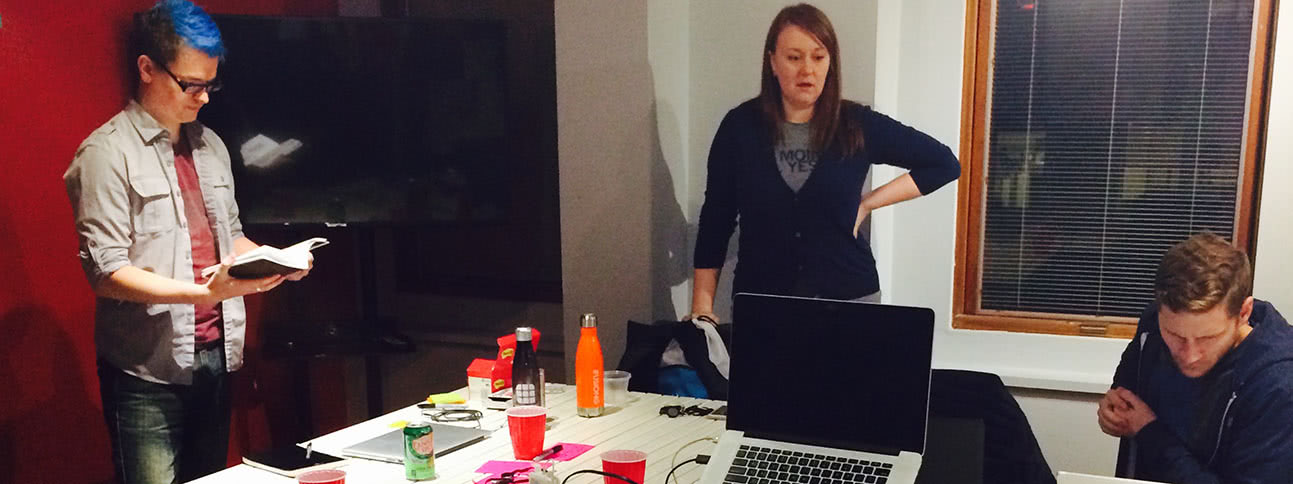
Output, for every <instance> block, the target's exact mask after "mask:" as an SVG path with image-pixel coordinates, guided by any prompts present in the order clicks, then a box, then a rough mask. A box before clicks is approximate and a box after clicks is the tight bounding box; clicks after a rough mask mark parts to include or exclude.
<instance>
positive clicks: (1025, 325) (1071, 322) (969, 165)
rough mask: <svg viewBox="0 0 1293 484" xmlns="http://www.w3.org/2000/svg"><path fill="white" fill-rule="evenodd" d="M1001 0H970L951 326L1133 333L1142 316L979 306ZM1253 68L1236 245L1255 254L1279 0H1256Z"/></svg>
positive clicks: (1114, 335)
mask: <svg viewBox="0 0 1293 484" xmlns="http://www.w3.org/2000/svg"><path fill="white" fill-rule="evenodd" d="M995 1H997V0H966V8H965V14H966V15H965V63H964V67H963V72H962V81H963V82H962V88H961V113H962V114H961V146H960V158H961V160H962V161H961V178H960V180H959V181H958V182H957V202H956V225H957V231H956V248H955V249H956V266H955V271H954V272H955V280H954V282H953V291H952V292H953V293H952V327H953V328H957V329H969V330H994V331H1010V332H1017V333H1039V334H1056V335H1072V336H1097V337H1110V338H1124V339H1128V338H1131V337H1132V336H1134V335H1135V331H1136V318H1131V317H1112V316H1086V315H1070V314H1059V313H1028V312H1019V311H1009V312H1004V311H991V310H982V309H980V308H979V305H980V300H981V299H980V298H981V293H980V291H981V281H982V276H983V275H982V256H983V254H982V250H983V246H982V244H983V223H984V220H983V212H984V208H983V206H984V203H985V200H984V191H983V187H984V186H985V184H986V176H985V175H986V171H987V170H986V168H985V167H984V161H985V160H984V159H985V158H986V157H987V150H986V140H987V136H986V135H987V130H988V121H989V120H988V114H989V112H988V111H989V110H988V86H989V84H990V83H991V82H992V79H991V78H990V77H989V72H990V69H989V67H990V65H991V60H992V58H991V55H992V39H993V35H992V34H993V27H994V26H993V4H994V2H995ZM1253 7H1254V11H1253V16H1254V22H1253V34H1254V43H1253V48H1252V51H1251V52H1252V53H1251V58H1252V59H1253V62H1251V64H1250V65H1251V67H1250V68H1249V78H1248V105H1247V108H1246V114H1245V120H1244V134H1243V137H1244V140H1243V158H1242V159H1241V160H1240V163H1241V165H1240V177H1241V181H1240V186H1239V192H1238V199H1237V200H1236V210H1235V232H1234V233H1233V234H1231V235H1232V237H1233V239H1232V240H1234V241H1235V245H1237V246H1239V247H1245V248H1247V249H1248V254H1249V257H1250V259H1251V258H1252V256H1253V254H1254V250H1253V249H1254V248H1255V244H1256V240H1257V238H1256V234H1255V232H1256V227H1257V224H1256V221H1257V202H1258V199H1257V197H1256V194H1257V190H1258V189H1259V188H1260V186H1259V180H1258V179H1257V173H1258V165H1260V164H1261V163H1262V159H1261V153H1263V151H1264V150H1263V149H1262V147H1263V145H1264V144H1265V127H1266V118H1267V112H1268V107H1267V103H1268V100H1269V95H1268V93H1269V91H1270V69H1271V66H1270V61H1271V55H1270V54H1271V52H1270V51H1271V45H1272V42H1271V41H1272V39H1271V37H1272V34H1273V32H1274V26H1273V19H1274V9H1275V5H1274V1H1273V0H1255V1H1254V5H1253Z"/></svg>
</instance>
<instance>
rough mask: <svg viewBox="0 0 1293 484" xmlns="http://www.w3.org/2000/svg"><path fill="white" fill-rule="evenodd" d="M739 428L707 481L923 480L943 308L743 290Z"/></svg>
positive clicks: (735, 407)
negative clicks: (937, 320)
mask: <svg viewBox="0 0 1293 484" xmlns="http://www.w3.org/2000/svg"><path fill="white" fill-rule="evenodd" d="M734 311H735V312H734V314H733V318H732V319H733V326H732V352H731V358H732V359H731V367H730V368H731V370H730V376H731V379H730V381H729V385H730V386H729V393H728V403H727V406H728V418H727V431H726V432H724V433H723V436H722V437H721V438H720V439H719V443H718V447H717V448H716V449H715V450H714V455H713V457H712V459H711V460H710V463H709V465H707V466H706V467H705V474H704V477H702V478H701V483H702V484H720V483H732V484H772V483H781V482H789V483H799V484H912V483H913V482H915V480H916V473H917V472H918V471H919V470H920V463H921V454H923V453H924V450H925V431H926V423H927V419H928V415H929V378H930V364H931V354H932V352H933V342H934V312H933V311H931V310H929V309H925V308H913V307H903V306H889V305H882V304H869V303H861V302H849V301H833V300H822V299H805V298H795V297H786V296H767V295H759V294H746V293H742V294H737V295H736V298H735V303H734Z"/></svg>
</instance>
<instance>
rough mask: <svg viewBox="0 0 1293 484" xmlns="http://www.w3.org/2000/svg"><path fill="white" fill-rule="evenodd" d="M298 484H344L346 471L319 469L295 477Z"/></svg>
mask: <svg viewBox="0 0 1293 484" xmlns="http://www.w3.org/2000/svg"><path fill="white" fill-rule="evenodd" d="M296 482H297V483H299V484H346V471H343V470H341V469H321V470H317V471H310V472H305V473H302V474H301V475H299V476H296Z"/></svg>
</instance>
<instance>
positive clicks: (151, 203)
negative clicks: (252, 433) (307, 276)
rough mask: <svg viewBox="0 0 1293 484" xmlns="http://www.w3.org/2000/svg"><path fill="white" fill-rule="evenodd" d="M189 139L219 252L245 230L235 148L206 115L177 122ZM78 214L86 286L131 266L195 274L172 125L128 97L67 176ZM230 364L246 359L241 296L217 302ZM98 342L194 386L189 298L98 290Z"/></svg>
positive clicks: (186, 276) (120, 362) (107, 351)
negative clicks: (140, 298)
mask: <svg viewBox="0 0 1293 484" xmlns="http://www.w3.org/2000/svg"><path fill="white" fill-rule="evenodd" d="M181 131H183V133H182V134H183V135H184V136H187V137H188V140H189V143H190V146H192V147H193V164H194V166H195V167H196V168H197V174H198V183H199V184H200V186H201V187H202V199H203V201H204V202H205V204H206V211H207V218H208V220H209V221H210V223H211V233H212V234H213V235H214V236H215V242H216V247H217V250H218V251H219V252H220V255H221V258H223V257H224V256H225V255H228V254H231V253H232V252H233V240H234V239H236V238H238V237H242V236H243V234H242V224H241V223H240V222H239V221H238V205H237V203H236V202H235V201H234V194H233V175H232V173H231V171H230V169H229V163H230V161H229V152H228V151H227V150H226V149H225V146H224V143H223V142H222V141H220V138H219V137H218V136H216V134H215V132H213V131H211V130H210V129H208V128H207V127H205V126H203V125H202V124H200V123H197V122H194V123H188V124H185V125H183V126H182V127H181ZM63 182H64V184H65V185H66V186H67V196H68V198H69V199H71V201H72V211H73V213H74V215H75V217H76V234H77V240H78V241H79V244H80V251H79V252H80V258H81V266H82V267H83V268H84V270H85V274H86V276H87V277H88V278H89V279H90V285H91V286H92V287H95V288H97V287H98V285H99V284H101V283H102V282H103V280H104V279H105V278H107V277H108V276H111V275H112V273H113V272H115V271H116V270H118V269H121V268H122V267H125V266H127V265H131V266H135V267H138V268H140V269H143V270H146V271H149V272H153V273H155V274H158V275H161V276H165V277H169V278H172V279H175V280H178V281H184V282H193V259H192V248H191V246H190V239H189V230H188V221H187V220H186V219H185V216H184V198H183V197H181V196H180V185H179V181H178V179H177V178H176V175H175V152H174V151H173V147H172V145H171V142H170V139H169V136H168V133H167V131H166V129H165V128H163V127H162V126H161V124H160V123H158V122H157V120H156V119H154V118H153V117H152V116H151V115H149V114H148V112H147V111H145V110H144V109H143V107H142V106H140V105H139V103H137V102H135V101H133V100H132V101H131V102H130V104H129V105H128V106H126V108H125V109H123V110H122V111H121V112H120V113H118V114H117V115H116V116H113V117H112V119H110V120H108V122H107V123H105V124H104V125H103V126H101V127H99V128H98V129H96V130H94V132H93V133H90V136H89V137H88V138H86V139H85V141H83V142H82V143H81V146H80V148H78V149H77V150H76V157H75V158H74V159H73V160H72V164H71V166H69V167H68V168H67V172H66V173H64V174H63ZM220 309H221V312H222V315H223V318H222V319H223V325H224V327H223V329H224V338H223V340H222V343H223V344H224V350H225V358H226V359H225V365H226V368H228V369H229V371H233V370H236V369H238V368H240V367H241V366H242V348H243V339H244V335H245V331H246V328H245V326H246V320H247V317H246V310H245V308H244V307H243V301H242V298H241V297H236V298H232V299H227V300H225V301H224V302H223V303H221V308H220ZM94 322H95V328H94V341H95V347H96V349H97V352H98V355H99V357H100V358H103V359H104V360H106V361H107V362H108V363H110V364H112V365H113V366H116V367H117V368H120V369H122V370H123V371H125V372H126V373H129V374H131V375H135V376H137V377H139V378H142V379H145V380H149V381H154V382H158V383H180V384H188V383H191V382H192V378H193V371H192V370H193V358H194V352H195V340H194V338H193V332H194V324H195V322H194V314H193V305H192V304H143V303H134V302H127V301H120V300H116V299H108V298H104V297H99V298H98V299H97V300H96V304H95V313H94Z"/></svg>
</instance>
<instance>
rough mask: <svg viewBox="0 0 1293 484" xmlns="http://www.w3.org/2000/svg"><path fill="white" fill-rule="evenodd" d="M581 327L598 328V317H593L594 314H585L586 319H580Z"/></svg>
mask: <svg viewBox="0 0 1293 484" xmlns="http://www.w3.org/2000/svg"><path fill="white" fill-rule="evenodd" d="M579 327H581V328H596V327H597V316H593V313H584V317H582V318H580V319H579Z"/></svg>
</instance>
